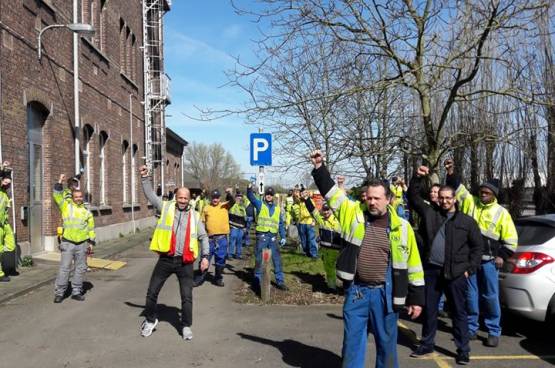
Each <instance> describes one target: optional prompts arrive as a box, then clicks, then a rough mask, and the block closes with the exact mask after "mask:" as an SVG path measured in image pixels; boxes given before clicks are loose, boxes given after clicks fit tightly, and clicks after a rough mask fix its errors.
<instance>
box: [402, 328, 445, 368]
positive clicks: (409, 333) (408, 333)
mask: <svg viewBox="0 0 555 368" xmlns="http://www.w3.org/2000/svg"><path fill="white" fill-rule="evenodd" d="M397 326H399V328H400V331H401V333H402V334H403V335H405V336H406V337H408V338H409V340H411V342H413V343H414V344H415V345H418V344H419V341H418V336H417V335H416V332H414V331H413V330H411V329H410V328H408V327H407V326H406V325H405V324H403V322H401V321H397ZM411 359H416V358H411ZM418 359H427V360H433V361H434V363H436V364H437V366H438V367H439V368H453V367H452V366H451V365H450V364H449V363H448V362H446V361H445V360H446V359H444V357H442V356H440V355H438V354H437V353H433V354H431V355H430V356H429V357H427V358H418Z"/></svg>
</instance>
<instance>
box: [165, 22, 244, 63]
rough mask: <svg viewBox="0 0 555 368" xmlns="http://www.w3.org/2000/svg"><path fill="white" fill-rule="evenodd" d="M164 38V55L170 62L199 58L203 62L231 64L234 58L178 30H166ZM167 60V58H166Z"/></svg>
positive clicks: (196, 59)
mask: <svg viewBox="0 0 555 368" xmlns="http://www.w3.org/2000/svg"><path fill="white" fill-rule="evenodd" d="M165 39H166V45H165V50H166V56H167V59H169V60H171V62H176V63H182V62H187V61H190V60H194V61H197V62H198V60H201V61H202V62H203V63H214V64H223V65H226V66H231V65H233V64H234V63H235V60H234V59H233V58H232V57H231V56H230V55H229V54H227V53H226V52H224V51H221V50H218V49H216V48H214V47H212V46H211V45H209V44H207V43H205V42H203V41H200V40H197V39H194V38H191V37H188V36H186V35H184V34H182V33H180V32H176V31H171V30H170V31H168V32H167V33H166V35H165ZM167 61H168V60H167Z"/></svg>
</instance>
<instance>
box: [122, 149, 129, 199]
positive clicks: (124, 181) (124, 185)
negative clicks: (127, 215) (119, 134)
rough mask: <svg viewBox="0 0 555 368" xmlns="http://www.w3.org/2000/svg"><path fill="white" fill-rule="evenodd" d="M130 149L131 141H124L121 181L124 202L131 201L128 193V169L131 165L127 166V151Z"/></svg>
mask: <svg viewBox="0 0 555 368" xmlns="http://www.w3.org/2000/svg"><path fill="white" fill-rule="evenodd" d="M128 150H129V143H128V142H127V141H123V143H122V144H121V170H122V171H121V183H122V193H123V203H129V195H128V191H129V190H128V183H127V182H128V180H127V176H128V175H127V171H128V170H129V167H127V151H128Z"/></svg>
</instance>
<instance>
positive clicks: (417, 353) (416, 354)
mask: <svg viewBox="0 0 555 368" xmlns="http://www.w3.org/2000/svg"><path fill="white" fill-rule="evenodd" d="M433 352H434V349H433V348H428V347H426V346H424V345H420V347H419V348H418V349H416V350H414V351H413V352H412V354H411V355H410V357H411V358H423V357H425V356H427V355H430V354H432V353H433Z"/></svg>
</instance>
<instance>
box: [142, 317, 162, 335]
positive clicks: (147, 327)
mask: <svg viewBox="0 0 555 368" xmlns="http://www.w3.org/2000/svg"><path fill="white" fill-rule="evenodd" d="M157 324H158V320H156V321H154V322H149V321H147V320H146V319H145V321H144V322H143V324H142V325H141V328H142V329H143V330H142V331H141V336H142V337H149V336H150V335H152V331H154V327H156V325H157Z"/></svg>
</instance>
